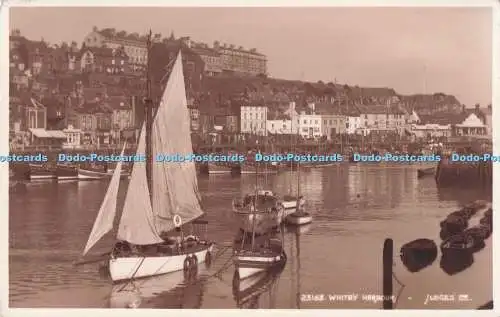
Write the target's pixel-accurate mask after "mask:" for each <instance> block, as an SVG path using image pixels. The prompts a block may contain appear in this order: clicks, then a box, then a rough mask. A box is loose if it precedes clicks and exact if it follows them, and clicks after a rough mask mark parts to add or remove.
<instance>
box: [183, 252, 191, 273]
mask: <svg viewBox="0 0 500 317" xmlns="http://www.w3.org/2000/svg"><path fill="white" fill-rule="evenodd" d="M190 269H191V258H190V257H189V256H187V257H186V258H185V259H184V272H189V270H190Z"/></svg>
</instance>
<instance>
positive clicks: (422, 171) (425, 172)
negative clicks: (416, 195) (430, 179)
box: [417, 167, 436, 178]
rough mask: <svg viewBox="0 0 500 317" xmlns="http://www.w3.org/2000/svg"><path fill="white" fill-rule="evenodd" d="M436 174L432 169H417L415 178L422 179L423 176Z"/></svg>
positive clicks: (434, 169)
mask: <svg viewBox="0 0 500 317" xmlns="http://www.w3.org/2000/svg"><path fill="white" fill-rule="evenodd" d="M435 174H436V168H434V167H429V168H419V169H418V170H417V177H418V178H422V177H425V176H434V175H435Z"/></svg>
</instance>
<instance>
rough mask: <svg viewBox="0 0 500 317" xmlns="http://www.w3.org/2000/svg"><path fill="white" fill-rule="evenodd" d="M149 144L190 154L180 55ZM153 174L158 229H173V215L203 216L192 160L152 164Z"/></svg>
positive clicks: (185, 217)
mask: <svg viewBox="0 0 500 317" xmlns="http://www.w3.org/2000/svg"><path fill="white" fill-rule="evenodd" d="M152 143H153V146H152V147H153V153H154V154H158V153H161V154H176V155H180V156H187V155H189V154H192V153H193V145H192V143H191V129H190V118H189V110H188V108H187V101H186V89H185V85H184V74H183V70H182V55H181V53H180V52H179V54H178V56H177V60H176V61H175V64H174V66H173V68H172V72H171V73H170V77H169V80H168V82H167V86H166V88H165V91H164V93H163V96H162V99H161V102H160V105H159V107H158V110H157V113H156V116H155V119H154V122H153V133H152ZM152 175H153V188H154V190H153V211H154V214H155V215H156V216H157V228H158V230H161V231H170V230H171V229H173V228H174V224H173V221H172V219H173V215H175V214H177V215H179V216H180V217H181V219H182V221H183V223H186V222H190V221H192V220H193V219H196V218H198V217H200V216H201V215H202V214H203V211H202V210H201V206H200V195H199V192H198V181H197V178H196V167H195V163H194V162H193V161H191V162H165V163H155V164H153V173H152Z"/></svg>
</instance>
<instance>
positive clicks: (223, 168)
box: [207, 162, 233, 174]
mask: <svg viewBox="0 0 500 317" xmlns="http://www.w3.org/2000/svg"><path fill="white" fill-rule="evenodd" d="M207 167H208V174H230V173H232V171H233V166H232V165H231V164H217V163H213V162H209V163H208V164H207Z"/></svg>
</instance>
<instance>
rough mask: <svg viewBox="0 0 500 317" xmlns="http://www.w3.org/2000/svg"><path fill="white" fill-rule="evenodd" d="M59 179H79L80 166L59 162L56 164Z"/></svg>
mask: <svg viewBox="0 0 500 317" xmlns="http://www.w3.org/2000/svg"><path fill="white" fill-rule="evenodd" d="M56 177H57V180H76V179H78V167H77V166H72V165H68V164H58V165H57V166H56Z"/></svg>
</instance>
